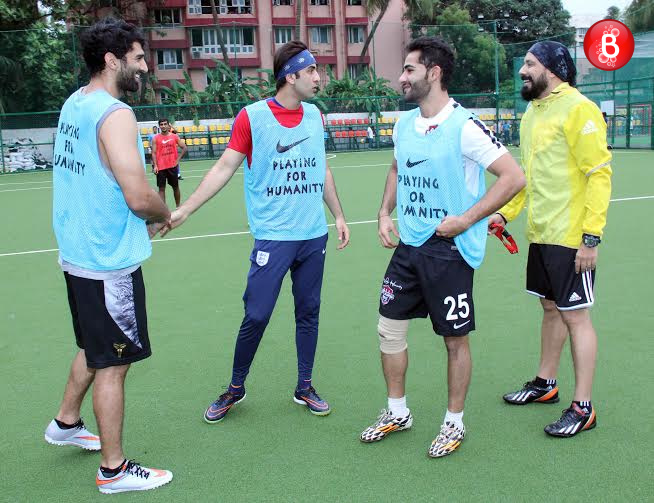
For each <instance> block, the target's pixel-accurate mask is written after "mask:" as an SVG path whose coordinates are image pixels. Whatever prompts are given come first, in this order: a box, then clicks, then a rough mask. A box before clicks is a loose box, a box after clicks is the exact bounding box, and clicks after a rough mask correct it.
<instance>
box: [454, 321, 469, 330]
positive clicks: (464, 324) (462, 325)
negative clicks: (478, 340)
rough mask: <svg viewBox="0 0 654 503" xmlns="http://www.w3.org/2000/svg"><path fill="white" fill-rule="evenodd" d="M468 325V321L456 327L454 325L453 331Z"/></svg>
mask: <svg viewBox="0 0 654 503" xmlns="http://www.w3.org/2000/svg"><path fill="white" fill-rule="evenodd" d="M468 323H470V320H468V321H466V322H465V323H461V324H460V325H457V324H456V323H455V324H454V330H457V329H459V328H461V327H464V326H466V325H467V324H468Z"/></svg>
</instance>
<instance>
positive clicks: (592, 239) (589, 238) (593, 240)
mask: <svg viewBox="0 0 654 503" xmlns="http://www.w3.org/2000/svg"><path fill="white" fill-rule="evenodd" d="M581 240H582V242H583V243H584V246H586V247H587V248H595V247H596V246H597V245H598V244H600V243H601V242H602V240H601V239H600V238H599V236H593V235H592V234H584V235H583V236H582V238H581Z"/></svg>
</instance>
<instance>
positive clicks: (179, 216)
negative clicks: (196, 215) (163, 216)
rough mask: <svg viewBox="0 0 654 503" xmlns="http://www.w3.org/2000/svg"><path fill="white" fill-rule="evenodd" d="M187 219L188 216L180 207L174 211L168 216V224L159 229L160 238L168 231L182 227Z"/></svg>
mask: <svg viewBox="0 0 654 503" xmlns="http://www.w3.org/2000/svg"><path fill="white" fill-rule="evenodd" d="M188 217H189V215H188V213H187V212H186V210H185V209H184V208H183V207H181V206H180V207H179V208H177V209H176V210H174V211H173V212H172V213H171V214H170V220H169V221H168V223H167V224H166V225H165V226H164V228H163V229H161V234H160V235H161V237H164V236H165V235H166V234H168V233H169V232H170V231H172V230H173V229H176V228H177V227H179V226H180V225H182V224H183V223H184V222H185V221H186V219H187V218H188Z"/></svg>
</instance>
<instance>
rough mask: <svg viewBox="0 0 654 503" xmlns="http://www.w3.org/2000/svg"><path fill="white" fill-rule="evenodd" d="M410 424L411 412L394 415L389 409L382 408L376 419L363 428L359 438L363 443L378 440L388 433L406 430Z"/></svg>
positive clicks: (411, 420) (411, 419)
mask: <svg viewBox="0 0 654 503" xmlns="http://www.w3.org/2000/svg"><path fill="white" fill-rule="evenodd" d="M412 424H413V416H412V415H411V412H409V413H408V414H407V415H406V416H394V415H393V413H392V412H391V411H390V410H386V409H382V411H381V414H380V415H379V417H378V418H377V421H375V423H374V424H372V425H371V426H368V427H367V428H366V429H365V430H363V432H361V436H360V437H359V439H360V440H361V441H362V442H365V443H371V442H379V441H380V440H383V439H384V437H386V435H388V434H389V433H392V432H394V431H402V430H408V429H409V428H411V425H412Z"/></svg>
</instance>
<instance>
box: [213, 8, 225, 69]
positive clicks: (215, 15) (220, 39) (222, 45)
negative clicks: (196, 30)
mask: <svg viewBox="0 0 654 503" xmlns="http://www.w3.org/2000/svg"><path fill="white" fill-rule="evenodd" d="M209 1H210V2H211V15H212V16H213V24H214V26H215V27H216V40H217V41H218V45H219V46H220V52H222V54H223V61H224V62H225V64H226V65H229V55H228V54H227V47H225V40H224V39H223V33H222V31H221V29H220V25H219V24H218V12H217V11H216V0H209Z"/></svg>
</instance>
